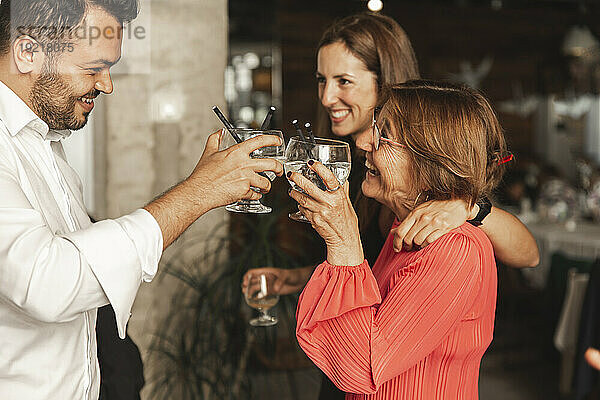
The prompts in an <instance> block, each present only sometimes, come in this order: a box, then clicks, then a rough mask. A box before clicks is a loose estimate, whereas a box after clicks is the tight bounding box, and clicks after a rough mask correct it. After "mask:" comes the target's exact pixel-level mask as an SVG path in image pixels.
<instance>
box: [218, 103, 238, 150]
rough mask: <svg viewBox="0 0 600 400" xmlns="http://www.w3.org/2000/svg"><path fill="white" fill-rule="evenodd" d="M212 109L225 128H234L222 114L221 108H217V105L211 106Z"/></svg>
mask: <svg viewBox="0 0 600 400" xmlns="http://www.w3.org/2000/svg"><path fill="white" fill-rule="evenodd" d="M212 110H213V111H214V112H215V114H217V117H219V119H220V120H221V122H222V123H223V125H224V126H225V128H227V130H231V129H235V126H233V124H232V123H231V122H229V120H228V119H227V118H226V117H225V115H223V113H222V112H221V110H219V107H217V106H213V108H212ZM238 143H239V142H238Z"/></svg>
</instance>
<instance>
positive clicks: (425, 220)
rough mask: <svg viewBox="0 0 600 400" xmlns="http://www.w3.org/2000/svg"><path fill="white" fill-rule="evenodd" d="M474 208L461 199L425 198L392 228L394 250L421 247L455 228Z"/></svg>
mask: <svg viewBox="0 0 600 400" xmlns="http://www.w3.org/2000/svg"><path fill="white" fill-rule="evenodd" d="M475 208H476V207H473V208H470V207H469V204H468V203H467V202H466V201H464V200H439V201H428V202H426V203H423V204H420V205H419V206H418V207H416V208H415V209H414V210H412V211H411V212H410V214H408V215H407V216H406V218H405V219H404V221H402V222H401V223H400V225H398V226H397V227H395V228H394V229H392V230H391V232H392V233H394V250H395V251H396V252H399V251H400V250H402V248H404V249H406V250H411V249H412V248H413V247H417V248H420V247H425V246H427V245H428V244H431V243H433V242H434V241H435V240H437V239H439V238H440V237H442V236H443V235H445V234H446V233H448V232H450V231H451V230H452V229H455V228H458V227H459V226H461V225H462V224H464V223H465V222H466V221H467V220H468V219H471V217H473V218H474V217H475V215H477V213H476V212H475V215H473V212H474V211H475V210H474V209H475Z"/></svg>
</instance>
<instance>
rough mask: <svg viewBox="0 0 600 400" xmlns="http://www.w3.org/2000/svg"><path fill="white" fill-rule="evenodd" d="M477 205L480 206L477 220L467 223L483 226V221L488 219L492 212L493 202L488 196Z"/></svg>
mask: <svg viewBox="0 0 600 400" xmlns="http://www.w3.org/2000/svg"><path fill="white" fill-rule="evenodd" d="M477 205H478V206H479V212H478V213H477V215H476V216H475V218H473V219H470V220H468V221H467V222H468V223H470V224H471V225H473V226H480V225H481V224H483V219H484V218H485V217H487V216H488V214H489V213H490V212H492V202H491V201H490V199H488V198H487V197H486V196H483V197H482V198H481V200H479V201H478V202H477Z"/></svg>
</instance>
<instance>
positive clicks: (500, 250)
mask: <svg viewBox="0 0 600 400" xmlns="http://www.w3.org/2000/svg"><path fill="white" fill-rule="evenodd" d="M417 78H419V71H418V66H417V61H416V57H415V54H414V51H413V48H412V45H411V43H410V40H409V38H408V36H407V35H406V33H405V32H404V30H403V29H402V28H401V27H400V26H399V25H398V23H396V21H394V20H393V19H392V18H389V17H386V16H383V15H380V14H358V15H353V16H349V17H346V18H344V19H341V20H339V21H337V22H336V23H334V24H333V25H331V26H330V27H329V28H328V29H327V30H326V31H325V32H324V33H323V36H322V38H321V40H320V42H319V45H318V52H317V71H316V79H317V85H318V91H319V99H320V102H321V105H322V107H321V108H320V110H319V111H320V115H319V123H318V126H317V130H318V132H319V136H331V134H333V135H335V136H337V137H350V138H351V139H352V141H351V143H353V142H355V141H359V140H360V138H361V136H362V135H367V136H368V135H370V133H371V123H372V117H373V109H374V107H375V105H376V104H377V103H378V100H379V97H380V88H381V87H382V86H383V85H390V84H395V83H400V82H405V81H407V80H411V79H417ZM366 171H367V169H366V167H365V159H364V152H363V151H362V150H361V149H357V151H355V156H354V158H353V162H352V173H351V176H350V198H351V199H353V200H354V204H355V207H356V210H357V214H358V215H359V216H360V218H359V220H360V222H361V225H360V232H361V237H362V245H363V248H364V252H365V257H366V259H367V260H368V261H369V262H370V265H373V264H374V263H375V260H376V258H377V255H378V254H379V252H380V250H381V248H382V246H383V243H384V240H385V237H386V236H387V235H388V232H390V229H391V228H392V223H393V221H394V215H393V213H392V212H391V210H389V209H388V208H387V207H386V206H385V205H381V204H380V203H378V202H377V201H374V200H373V199H369V198H366V197H365V196H363V195H362V192H361V190H360V185H361V182H362V180H363V178H364V177H365V174H366ZM426 199H427V197H426V196H424V197H422V198H420V199H419V204H418V206H417V207H415V208H414V209H412V210H411V212H410V213H409V214H408V215H407V216H406V218H404V219H403V221H402V222H401V223H400V224H399V225H397V226H395V227H394V228H393V229H392V232H393V233H394V249H395V250H396V251H400V250H402V249H403V248H404V249H411V248H421V247H424V246H426V245H428V244H429V243H432V242H434V241H435V240H436V239H438V238H440V237H442V236H443V235H444V234H446V233H448V232H449V231H450V230H452V229H454V228H456V227H458V226H461V225H462V224H463V223H464V222H465V221H467V220H473V221H472V222H473V223H474V224H480V225H479V228H478V229H481V230H482V231H483V232H484V233H485V234H486V235H487V236H488V238H489V239H490V241H491V242H492V245H493V247H494V252H495V255H496V257H498V259H499V260H500V261H501V262H503V263H504V264H507V265H510V266H514V267H530V266H535V265H537V263H538V260H539V255H538V250H537V245H536V243H535V240H534V238H533V236H532V235H531V234H530V233H529V231H528V230H527V228H526V227H525V226H524V225H523V224H522V223H521V222H520V221H519V220H518V219H517V218H515V217H514V216H512V215H510V214H509V213H507V212H505V211H503V210H501V209H499V208H497V207H491V209H488V208H487V207H488V206H489V203H486V202H485V201H482V200H483V199H480V200H479V201H480V203H479V204H470V203H469V202H467V201H465V200H464V199H460V198H456V199H446V200H439V199H433V198H430V199H429V201H425V200H426ZM480 205H482V206H483V207H482V208H483V209H481V210H480ZM486 211H487V214H486ZM259 270H260V271H263V272H268V273H273V274H275V275H277V276H278V278H279V279H278V280H277V282H278V283H277V285H276V289H278V290H279V292H280V293H281V294H290V293H295V292H298V291H300V290H302V288H303V287H304V285H305V284H306V282H307V281H308V279H309V278H310V276H311V274H312V273H313V270H314V266H307V267H304V268H297V269H292V270H290V269H280V268H260V269H259ZM253 271H256V270H253ZM245 281H246V277H245V278H244V282H245ZM329 387H330V385H329V383H328V381H324V386H323V390H322V396H321V399H327V398H331V397H327V395H326V394H325V392H327V391H328V388H329Z"/></svg>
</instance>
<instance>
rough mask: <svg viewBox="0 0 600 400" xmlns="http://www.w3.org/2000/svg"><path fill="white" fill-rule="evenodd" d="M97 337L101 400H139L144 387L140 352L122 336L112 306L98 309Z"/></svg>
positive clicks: (129, 339) (129, 340) (130, 341)
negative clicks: (118, 330)
mask: <svg viewBox="0 0 600 400" xmlns="http://www.w3.org/2000/svg"><path fill="white" fill-rule="evenodd" d="M96 340H97V341H98V363H99V364H100V400H139V399H140V390H141V389H142V387H143V386H144V366H143V364H142V358H141V356H140V351H139V349H138V347H137V346H136V344H135V343H134V342H133V340H131V338H130V337H129V336H127V337H125V339H121V338H119V334H118V332H117V323H116V320H115V313H114V311H113V309H112V307H111V306H110V305H107V306H104V307H101V308H99V309H98V319H97V321H96Z"/></svg>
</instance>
